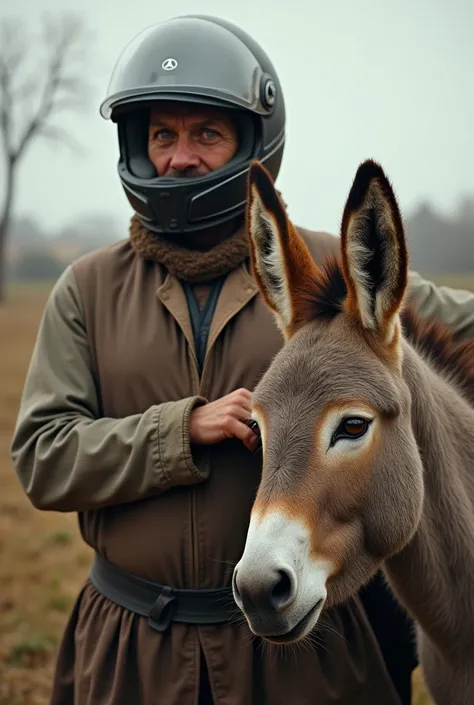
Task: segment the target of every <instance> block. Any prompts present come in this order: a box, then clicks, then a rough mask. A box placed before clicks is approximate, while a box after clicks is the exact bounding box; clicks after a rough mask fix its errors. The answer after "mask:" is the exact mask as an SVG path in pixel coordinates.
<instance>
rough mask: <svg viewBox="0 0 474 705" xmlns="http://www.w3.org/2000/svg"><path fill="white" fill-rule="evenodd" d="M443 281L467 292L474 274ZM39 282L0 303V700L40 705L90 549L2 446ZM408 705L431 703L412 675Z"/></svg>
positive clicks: (33, 323) (41, 293)
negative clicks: (22, 478)
mask: <svg viewBox="0 0 474 705" xmlns="http://www.w3.org/2000/svg"><path fill="white" fill-rule="evenodd" d="M447 283H452V284H454V285H458V286H462V287H464V288H470V289H472V290H474V277H471V278H459V279H451V280H449V281H447ZM48 291H49V288H48V287H46V286H42V287H39V286H29V287H23V288H21V289H13V290H12V291H11V292H10V297H9V300H8V302H7V303H6V304H5V305H3V306H0V340H1V341H2V342H1V346H0V379H1V385H0V488H1V491H0V705H45V704H46V703H48V699H49V688H50V682H51V674H52V668H53V665H54V657H55V650H56V647H57V644H58V641H59V639H60V637H61V633H62V630H63V627H64V624H65V621H66V619H67V617H68V614H69V611H70V608H71V606H72V603H73V600H74V596H75V595H76V593H77V591H78V589H79V586H80V585H81V583H82V581H83V580H84V578H85V576H86V575H87V572H88V567H89V563H90V557H91V553H90V550H89V549H88V548H87V547H86V546H85V545H84V544H83V543H82V542H81V540H80V537H79V532H78V529H77V523H76V517H75V515H69V514H67V515H65V514H60V513H54V512H40V511H37V510H35V509H33V508H32V507H31V506H30V504H29V503H28V501H27V500H26V499H25V497H24V495H23V493H22V491H21V489H20V487H19V484H18V482H17V479H16V477H15V474H14V472H13V468H12V466H11V463H10V457H9V446H10V438H11V432H12V429H13V425H14V422H15V417H16V413H17V408H18V403H19V398H20V394H21V389H22V385H23V381H24V378H25V373H26V369H27V366H28V362H29V359H30V355H31V350H32V346H33V343H34V339H35V335H36V331H37V326H38V323H39V319H40V316H41V312H42V310H43V306H44V304H45V302H46V299H47V296H48ZM415 679H416V698H415V703H414V705H429V703H430V702H431V701H430V700H429V698H428V696H427V695H426V693H425V692H424V690H423V687H422V683H421V678H420V675H419V673H417V674H415Z"/></svg>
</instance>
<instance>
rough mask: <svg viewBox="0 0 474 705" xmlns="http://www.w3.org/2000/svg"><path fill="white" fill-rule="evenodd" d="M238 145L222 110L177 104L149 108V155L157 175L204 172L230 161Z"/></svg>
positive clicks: (194, 174)
mask: <svg viewBox="0 0 474 705" xmlns="http://www.w3.org/2000/svg"><path fill="white" fill-rule="evenodd" d="M237 147H238V140H237V131H236V128H235V126H234V124H233V122H232V120H231V119H230V118H229V116H228V115H227V113H226V112H225V111H220V110H218V109H217V108H216V109H214V108H210V107H205V106H198V105H196V106H191V105H179V104H174V105H173V104H164V105H160V106H157V107H155V108H153V109H152V111H151V114H150V126H149V133H148V156H149V159H150V161H151V162H153V164H154V166H155V169H156V171H157V172H158V175H159V176H204V175H205V174H209V173H210V172H211V171H215V169H218V168H219V167H221V166H223V165H224V164H226V163H227V162H228V161H230V159H232V157H233V156H234V154H235V153H236V151H237Z"/></svg>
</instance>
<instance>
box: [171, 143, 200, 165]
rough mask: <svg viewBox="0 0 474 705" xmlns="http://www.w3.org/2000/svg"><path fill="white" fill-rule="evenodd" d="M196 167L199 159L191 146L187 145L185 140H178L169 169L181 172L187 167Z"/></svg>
mask: <svg viewBox="0 0 474 705" xmlns="http://www.w3.org/2000/svg"><path fill="white" fill-rule="evenodd" d="M198 166H199V157H198V155H197V154H196V152H195V150H194V149H193V145H192V144H189V141H188V140H187V139H178V141H177V143H176V149H175V152H174V154H173V156H172V157H171V161H170V168H171V169H176V170H177V171H183V170H184V169H187V168H188V167H198Z"/></svg>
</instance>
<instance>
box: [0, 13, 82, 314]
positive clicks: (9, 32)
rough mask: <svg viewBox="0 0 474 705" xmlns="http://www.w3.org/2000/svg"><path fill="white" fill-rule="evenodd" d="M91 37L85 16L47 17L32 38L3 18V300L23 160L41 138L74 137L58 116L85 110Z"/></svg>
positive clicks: (0, 220) (0, 244)
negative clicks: (85, 71) (87, 52)
mask: <svg viewBox="0 0 474 705" xmlns="http://www.w3.org/2000/svg"><path fill="white" fill-rule="evenodd" d="M86 48H87V37H86V31H85V25H84V23H83V21H82V19H81V17H80V16H77V15H73V14H64V15H56V16H54V17H52V18H51V17H46V18H45V19H44V22H43V24H42V32H41V35H40V36H39V37H37V38H36V40H33V41H32V40H31V37H30V36H29V34H28V32H27V29H26V26H25V25H24V23H22V22H21V21H19V20H17V19H10V18H8V19H4V20H2V21H1V22H0V137H1V141H2V146H3V157H4V173H5V178H4V179H2V183H3V184H4V188H3V191H4V193H3V203H2V206H1V210H0V302H2V301H3V300H4V298H5V270H6V262H5V260H6V245H7V238H8V231H9V226H10V223H11V217H12V209H13V200H14V194H15V187H16V182H17V176H18V167H19V165H20V162H21V160H22V158H23V157H24V156H25V153H26V152H27V150H28V149H29V148H30V147H31V144H32V143H33V142H34V140H35V139H37V138H39V137H43V138H47V139H51V140H54V141H56V142H62V143H66V144H68V145H69V146H70V147H72V148H74V149H75V150H77V149H78V148H79V145H78V144H77V143H76V142H75V140H74V139H73V137H72V135H71V134H69V133H68V132H67V131H65V130H64V129H63V128H62V127H61V126H60V125H58V124H54V122H53V118H55V117H56V116H57V115H58V114H59V113H61V112H63V111H70V110H77V109H80V108H83V107H84V105H85V104H86V103H87V96H88V92H89V91H88V89H89V86H88V83H87V81H85V80H84V79H83V74H82V73H81V68H83V66H84V59H85V50H86Z"/></svg>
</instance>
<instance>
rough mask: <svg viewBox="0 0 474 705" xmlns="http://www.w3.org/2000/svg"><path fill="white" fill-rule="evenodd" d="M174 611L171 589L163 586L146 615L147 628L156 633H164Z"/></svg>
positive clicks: (174, 605)
mask: <svg viewBox="0 0 474 705" xmlns="http://www.w3.org/2000/svg"><path fill="white" fill-rule="evenodd" d="M175 609H176V596H175V595H173V588H171V587H169V585H165V586H163V587H162V588H161V590H160V594H159V595H158V597H157V598H156V600H155V603H154V604H153V607H152V608H151V610H150V612H149V615H148V624H149V626H150V627H151V628H152V629H154V630H155V631H157V632H165V631H166V630H167V629H168V627H169V625H170V623H171V620H172V619H173V615H174V613H175Z"/></svg>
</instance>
